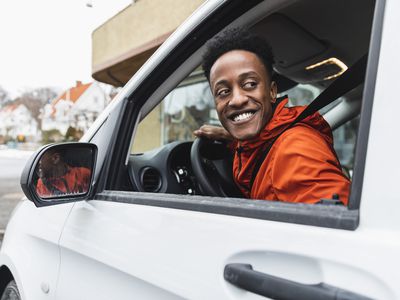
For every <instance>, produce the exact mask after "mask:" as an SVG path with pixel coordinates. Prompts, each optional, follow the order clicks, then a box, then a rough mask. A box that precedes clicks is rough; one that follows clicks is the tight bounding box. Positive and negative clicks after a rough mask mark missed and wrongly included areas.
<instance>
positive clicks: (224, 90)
mask: <svg viewBox="0 0 400 300" xmlns="http://www.w3.org/2000/svg"><path fill="white" fill-rule="evenodd" d="M228 94H229V89H222V90H219V91H217V96H221V97H223V96H226V95H228Z"/></svg>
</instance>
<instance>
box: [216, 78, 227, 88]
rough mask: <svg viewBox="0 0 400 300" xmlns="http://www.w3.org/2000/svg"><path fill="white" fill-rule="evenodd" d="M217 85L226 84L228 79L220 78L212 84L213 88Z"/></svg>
mask: <svg viewBox="0 0 400 300" xmlns="http://www.w3.org/2000/svg"><path fill="white" fill-rule="evenodd" d="M219 85H228V80H226V79H220V80H218V81H217V82H216V83H214V84H213V86H212V87H213V89H214V88H216V87H217V86H219Z"/></svg>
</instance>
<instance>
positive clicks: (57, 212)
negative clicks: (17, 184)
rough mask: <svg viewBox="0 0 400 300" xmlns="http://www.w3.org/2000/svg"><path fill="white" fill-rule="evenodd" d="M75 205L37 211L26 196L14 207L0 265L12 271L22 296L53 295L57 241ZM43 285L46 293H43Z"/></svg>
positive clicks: (56, 264) (43, 297)
mask: <svg viewBox="0 0 400 300" xmlns="http://www.w3.org/2000/svg"><path fill="white" fill-rule="evenodd" d="M74 204H75V203H66V204H61V205H56V206H49V207H43V208H41V209H40V210H37V208H36V207H35V205H34V204H33V202H31V201H29V200H26V199H25V200H22V201H21V202H20V203H19V204H18V205H17V207H16V208H15V210H14V213H13V216H12V218H11V219H10V221H9V222H8V225H7V230H6V234H5V236H4V240H3V244H2V248H1V252H0V265H5V266H7V267H8V268H9V269H10V271H11V272H12V274H13V276H14V279H15V280H16V282H17V286H18V287H19V289H20V292H21V296H22V299H38V300H39V299H48V298H49V297H54V296H55V291H56V284H57V278H58V272H59V265H60V251H59V246H58V241H59V238H60V236H61V232H62V228H63V226H64V223H65V220H66V219H67V217H68V215H69V213H70V211H71V208H72V207H73V205H74ZM38 255H40V257H41V259H39V258H38ZM42 287H43V288H44V289H46V288H48V292H47V293H45V292H43V290H42Z"/></svg>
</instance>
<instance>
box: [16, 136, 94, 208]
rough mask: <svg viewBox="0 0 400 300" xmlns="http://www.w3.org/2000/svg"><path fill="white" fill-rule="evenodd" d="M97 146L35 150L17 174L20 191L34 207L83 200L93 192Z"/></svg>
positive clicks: (56, 145)
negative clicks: (19, 180)
mask: <svg viewBox="0 0 400 300" xmlns="http://www.w3.org/2000/svg"><path fill="white" fill-rule="evenodd" d="M96 158H97V146H96V145H95V144H92V143H78V142H76V143H63V144H50V145H46V146H43V147H42V148H40V149H39V150H37V151H36V152H35V153H34V154H33V155H32V156H31V157H30V159H29V160H28V162H27V163H26V165H25V168H24V170H23V172H22V174H21V188H22V191H23V192H24V194H25V196H26V197H27V198H28V199H29V200H31V201H32V202H34V203H35V205H36V206H37V207H41V206H48V205H55V204H62V203H67V202H75V201H79V200H85V199H88V198H89V197H90V195H91V194H92V191H93V183H94V178H93V176H94V172H95V166H96Z"/></svg>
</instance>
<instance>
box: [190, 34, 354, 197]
mask: <svg viewBox="0 0 400 300" xmlns="http://www.w3.org/2000/svg"><path fill="white" fill-rule="evenodd" d="M272 64H273V55H272V51H271V47H270V46H269V45H268V43H267V42H266V41H264V40H263V39H261V38H260V37H258V36H254V35H252V34H250V33H249V32H247V31H244V30H238V29H234V30H227V31H225V32H223V33H221V34H220V35H219V36H216V37H215V38H214V39H212V40H210V41H209V42H208V43H207V50H206V53H205V55H204V58H203V69H204V72H205V75H206V77H207V79H208V81H209V83H210V88H211V92H212V94H213V96H214V99H215V105H216V109H217V113H218V117H219V119H220V121H221V124H222V126H223V128H222V127H215V126H210V125H204V126H202V127H201V128H200V129H198V130H196V131H195V132H194V134H195V135H196V136H198V137H207V138H211V139H225V140H231V141H232V142H231V146H232V148H233V149H235V157H234V163H233V174H234V179H235V182H236V184H237V185H238V187H239V188H240V189H241V191H242V193H243V194H244V195H245V196H246V197H248V198H252V199H264V200H275V201H285V202H301V203H317V202H319V201H320V200H321V199H332V198H335V199H339V200H340V201H341V202H342V203H343V204H345V205H347V202H348V194H349V184H350V182H349V180H348V179H347V177H346V176H344V174H343V173H342V170H341V166H340V163H339V160H338V159H337V156H336V153H335V150H334V149H333V137H332V132H331V129H330V127H329V125H328V123H327V122H326V121H325V120H324V119H323V117H322V116H321V115H320V114H319V113H314V114H313V115H311V116H309V117H306V118H305V119H304V120H302V121H301V122H299V123H297V124H296V125H295V126H293V127H292V128H290V129H288V130H285V129H287V127H288V126H289V125H290V124H291V123H292V122H293V121H294V120H295V119H296V117H297V116H298V115H299V114H300V113H301V112H302V110H303V109H304V107H286V105H287V103H288V99H283V100H282V101H277V85H276V83H275V82H274V81H272V74H273V68H272Z"/></svg>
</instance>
